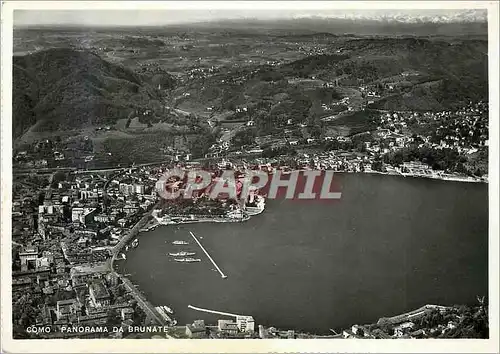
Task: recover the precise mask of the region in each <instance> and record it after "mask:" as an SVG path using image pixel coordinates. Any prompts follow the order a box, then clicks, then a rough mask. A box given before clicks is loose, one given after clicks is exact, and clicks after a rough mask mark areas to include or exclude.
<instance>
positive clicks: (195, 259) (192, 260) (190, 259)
mask: <svg viewBox="0 0 500 354" xmlns="http://www.w3.org/2000/svg"><path fill="white" fill-rule="evenodd" d="M185 262H190V263H191V262H201V259H199V258H185Z"/></svg>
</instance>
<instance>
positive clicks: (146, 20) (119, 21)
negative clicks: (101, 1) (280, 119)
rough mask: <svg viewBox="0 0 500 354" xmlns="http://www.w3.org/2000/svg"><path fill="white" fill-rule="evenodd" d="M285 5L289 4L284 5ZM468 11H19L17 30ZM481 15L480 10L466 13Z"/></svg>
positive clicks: (427, 14) (250, 9) (419, 14)
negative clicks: (24, 28) (47, 27)
mask: <svg viewBox="0 0 500 354" xmlns="http://www.w3.org/2000/svg"><path fill="white" fill-rule="evenodd" d="M283 3H285V2H283ZM457 11H458V12H463V11H464V10H450V9H435V10H380V9H378V10H364V11H363V10H344V11H342V10H331V9H330V10H324V9H289V8H287V7H286V6H280V8H270V9H255V8H252V7H248V6H246V7H244V8H240V9H196V8H195V9H190V10H187V9H171V10H167V9H161V10H15V11H14V25H15V26H36V25H81V26H146V25H147V26H157V25H169V24H183V23H184V24H185V23H193V22H205V21H217V20H223V19H244V18H253V19H263V20H266V19H277V18H294V17H303V16H325V17H340V18H343V17H359V16H362V17H365V18H371V17H375V16H380V15H384V16H388V17H393V16H396V15H402V14H411V15H412V16H417V17H420V16H441V15H445V16H448V15H450V14H453V13H457ZM465 11H478V10H465Z"/></svg>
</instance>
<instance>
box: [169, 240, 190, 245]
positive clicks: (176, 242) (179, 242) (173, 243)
mask: <svg viewBox="0 0 500 354" xmlns="http://www.w3.org/2000/svg"><path fill="white" fill-rule="evenodd" d="M172 245H189V242H186V241H179V240H175V241H174V242H172Z"/></svg>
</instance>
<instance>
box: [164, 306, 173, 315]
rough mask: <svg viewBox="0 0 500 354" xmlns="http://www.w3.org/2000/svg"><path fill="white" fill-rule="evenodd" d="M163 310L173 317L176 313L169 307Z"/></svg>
mask: <svg viewBox="0 0 500 354" xmlns="http://www.w3.org/2000/svg"><path fill="white" fill-rule="evenodd" d="M163 309H164V310H165V311H166V312H167V313H169V314H171V315H172V314H173V313H174V310H172V309H171V308H170V307H168V306H163Z"/></svg>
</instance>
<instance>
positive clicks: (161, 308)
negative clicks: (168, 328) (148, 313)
mask: <svg viewBox="0 0 500 354" xmlns="http://www.w3.org/2000/svg"><path fill="white" fill-rule="evenodd" d="M164 308H165V306H157V307H155V310H156V311H158V313H159V314H160V316H161V317H163V318H164V319H165V320H166V321H168V322H170V323H172V322H173V319H172V318H170V316H169V315H168V314H167V311H166V310H165V309H164Z"/></svg>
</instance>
